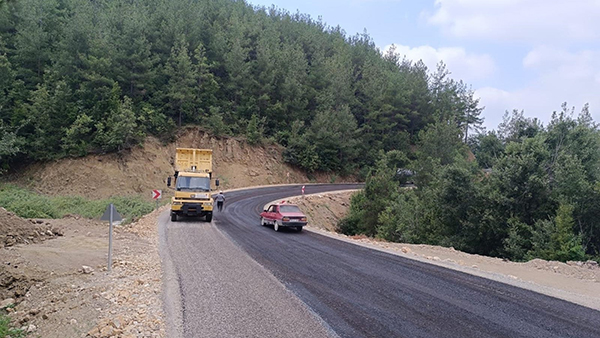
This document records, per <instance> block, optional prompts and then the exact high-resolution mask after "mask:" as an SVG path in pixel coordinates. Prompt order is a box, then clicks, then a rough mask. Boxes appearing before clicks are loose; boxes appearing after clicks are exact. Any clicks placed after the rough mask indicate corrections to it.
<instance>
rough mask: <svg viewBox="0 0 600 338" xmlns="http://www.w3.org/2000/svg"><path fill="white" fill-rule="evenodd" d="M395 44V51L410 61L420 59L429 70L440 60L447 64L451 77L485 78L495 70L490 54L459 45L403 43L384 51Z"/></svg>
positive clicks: (471, 79) (458, 78)
mask: <svg viewBox="0 0 600 338" xmlns="http://www.w3.org/2000/svg"><path fill="white" fill-rule="evenodd" d="M392 46H395V48H396V51H395V52H396V53H397V54H398V55H400V56H406V58H407V59H409V60H412V61H415V62H416V61H419V60H422V61H423V63H424V64H425V65H426V66H427V68H429V70H430V71H435V70H436V65H437V64H438V63H439V62H440V61H444V63H445V64H446V65H447V66H448V70H450V72H452V75H451V76H452V78H454V79H457V80H464V81H465V82H467V83H469V82H470V81H474V80H480V79H485V78H488V77H490V76H492V75H493V74H494V73H495V71H496V65H495V63H494V60H493V59H492V57H491V56H489V55H487V54H473V53H468V52H467V51H466V50H465V49H464V48H461V47H444V48H437V49H436V48H433V47H431V46H419V47H409V46H403V45H390V46H387V47H385V48H384V53H385V52H387V51H388V50H390V49H391V48H392Z"/></svg>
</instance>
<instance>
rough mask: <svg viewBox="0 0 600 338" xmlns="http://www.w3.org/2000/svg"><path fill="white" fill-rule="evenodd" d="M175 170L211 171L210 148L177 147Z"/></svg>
mask: <svg viewBox="0 0 600 338" xmlns="http://www.w3.org/2000/svg"><path fill="white" fill-rule="evenodd" d="M175 170H177V171H195V172H204V173H212V150H211V149H194V148H177V150H176V152H175Z"/></svg>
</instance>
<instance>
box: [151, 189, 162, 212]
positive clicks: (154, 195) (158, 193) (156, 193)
mask: <svg viewBox="0 0 600 338" xmlns="http://www.w3.org/2000/svg"><path fill="white" fill-rule="evenodd" d="M161 198H162V190H156V189H154V190H152V199H154V200H155V201H156V209H158V200H159V199H161Z"/></svg>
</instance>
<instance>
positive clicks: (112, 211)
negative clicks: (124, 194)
mask: <svg viewBox="0 0 600 338" xmlns="http://www.w3.org/2000/svg"><path fill="white" fill-rule="evenodd" d="M100 220H101V221H108V224H109V228H108V267H107V269H108V272H111V271H112V242H113V236H112V234H113V222H120V221H122V220H123V217H121V214H119V212H118V211H117V209H116V208H115V206H114V205H113V204H112V203H111V204H109V205H108V207H107V208H106V211H104V214H103V215H102V217H100Z"/></svg>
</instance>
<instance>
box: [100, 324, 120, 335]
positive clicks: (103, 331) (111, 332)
mask: <svg viewBox="0 0 600 338" xmlns="http://www.w3.org/2000/svg"><path fill="white" fill-rule="evenodd" d="M115 334H116V332H115V329H114V328H113V327H112V326H104V327H103V328H101V329H100V337H112V336H114V335H115Z"/></svg>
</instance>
